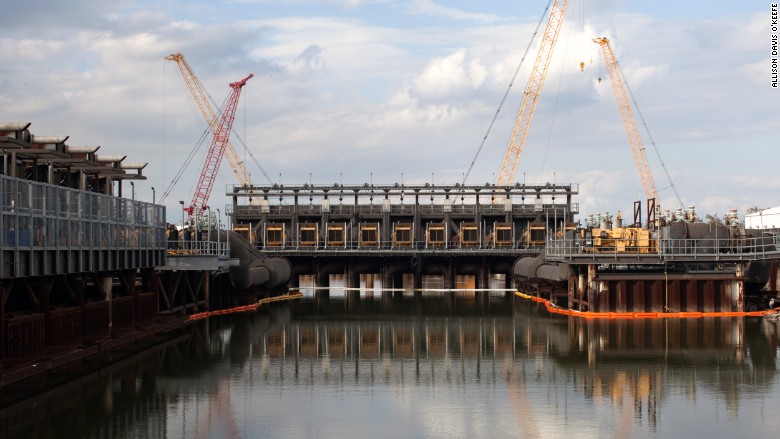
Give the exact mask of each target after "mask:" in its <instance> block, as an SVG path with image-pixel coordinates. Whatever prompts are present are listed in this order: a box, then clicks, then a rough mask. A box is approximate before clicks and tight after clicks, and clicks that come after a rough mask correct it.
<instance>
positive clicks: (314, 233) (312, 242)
mask: <svg viewBox="0 0 780 439" xmlns="http://www.w3.org/2000/svg"><path fill="white" fill-rule="evenodd" d="M319 232H320V225H319V224H317V223H301V225H300V226H299V227H298V244H299V245H300V246H301V247H315V248H316V247H317V246H319V243H320V233H319Z"/></svg>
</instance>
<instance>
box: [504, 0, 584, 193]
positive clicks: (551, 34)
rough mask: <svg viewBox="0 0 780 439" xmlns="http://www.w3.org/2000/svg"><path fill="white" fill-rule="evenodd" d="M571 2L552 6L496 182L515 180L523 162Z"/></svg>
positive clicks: (510, 182)
mask: <svg viewBox="0 0 780 439" xmlns="http://www.w3.org/2000/svg"><path fill="white" fill-rule="evenodd" d="M568 6H569V0H562V1H560V2H559V1H558V0H554V1H553V4H552V6H551V7H550V17H549V18H548V19H547V26H546V27H545V29H544V37H543V38H542V44H541V47H539V53H538V54H537V55H536V62H534V66H533V68H532V69H531V76H529V78H528V85H526V87H525V91H524V92H523V102H522V104H520V110H519V111H518V114H517V118H516V119H515V125H514V128H513V129H512V135H511V137H510V139H509V144H508V145H507V147H506V153H504V159H503V161H502V162H501V169H500V170H499V172H498V178H497V179H496V185H499V186H508V185H510V184H512V181H513V180H514V178H515V172H517V165H519V164H520V154H521V153H522V152H523V146H524V145H525V140H526V138H527V137H528V130H529V129H530V128H531V120H532V119H533V117H534V111H536V105H537V104H538V103H539V95H540V94H541V93H542V86H543V85H544V79H545V77H546V76H547V70H548V69H549V68H550V61H551V60H552V54H553V49H554V48H555V42H556V41H558V35H559V34H560V32H561V27H562V26H563V18H564V17H565V16H566V8H567V7H568Z"/></svg>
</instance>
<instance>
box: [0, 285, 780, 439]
mask: <svg viewBox="0 0 780 439" xmlns="http://www.w3.org/2000/svg"><path fill="white" fill-rule="evenodd" d="M778 325H780V323H775V322H770V321H766V320H764V319H761V318H745V319H742V318H733V319H686V320H635V321H617V320H612V321H597V320H591V321H585V320H579V319H576V318H572V317H558V316H549V315H547V314H546V312H545V311H544V310H543V308H539V307H537V306H536V305H535V304H531V303H528V302H525V301H522V300H520V299H517V300H514V299H507V298H505V296H504V295H503V294H492V295H486V294H483V295H481V296H480V295H475V294H473V293H472V294H471V295H462V294H460V293H457V294H453V293H430V294H424V295H423V297H419V296H418V297H416V298H415V297H414V296H398V295H395V296H393V295H390V294H387V293H385V294H382V293H378V294H376V295H374V296H373V297H372V296H369V297H366V296H363V297H361V298H360V299H358V300H354V298H350V299H346V298H344V297H334V296H333V295H332V296H331V297H330V299H328V300H314V299H310V300H305V301H302V302H299V303H289V304H279V305H275V306H273V307H269V308H265V309H261V310H259V311H258V312H257V313H256V314H251V315H248V314H244V315H236V316H229V317H225V318H220V319H212V320H211V321H208V322H202V323H201V324H198V325H193V326H191V327H190V328H188V330H187V332H186V333H183V334H181V335H179V336H178V337H177V338H174V339H172V340H170V341H168V342H167V343H166V344H163V345H158V346H154V347H152V348H150V349H149V350H148V351H146V352H143V353H140V354H137V355H134V356H129V357H127V358H126V359H124V360H123V361H121V362H120V363H116V364H112V365H110V366H106V367H103V368H102V369H100V370H97V371H95V372H93V373H90V374H89V375H87V376H82V377H73V378H74V379H75V381H73V382H70V383H68V384H66V385H65V386H60V387H57V388H54V389H50V390H49V391H48V392H47V393H45V394H43V395H38V396H36V397H34V398H32V399H30V400H27V401H25V402H21V403H17V404H15V405H12V406H10V407H7V408H5V409H4V410H3V411H2V412H0V428H2V429H1V430H0V436H6V437H25V438H35V437H85V438H93V437H94V438H109V437H110V438H114V437H128V438H146V437H169V438H255V437H263V438H339V439H341V438H367V437H371V438H466V437H468V438H472V437H486V438H488V437H489V438H575V437H576V438H589V437H592V438H612V437H616V438H622V437H634V438H656V437H658V438H675V437H679V438H691V437H706V438H735V437H746V438H747V437H767V438H769V437H778V436H780V385H778V380H777V337H778V329H779V328H780V326H778Z"/></svg>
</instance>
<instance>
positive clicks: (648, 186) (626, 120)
mask: <svg viewBox="0 0 780 439" xmlns="http://www.w3.org/2000/svg"><path fill="white" fill-rule="evenodd" d="M593 41H594V42H595V43H596V44H598V45H599V46H601V49H602V51H603V52H604V60H605V61H606V64H607V72H608V73H609V79H610V81H611V82H612V89H613V90H614V92H615V98H616V99H617V104H618V107H619V108H620V115H621V116H622V117H623V125H624V126H625V127H626V133H627V134H628V141H629V143H631V149H632V151H633V152H634V161H636V168H637V171H639V178H641V179H642V187H643V188H644V190H645V196H646V197H647V199H648V200H650V199H652V200H656V199H657V196H658V193H657V192H656V190H655V182H654V181H653V175H652V174H651V173H650V167H649V166H648V164H647V155H645V147H644V146H643V145H642V139H641V138H640V137H639V130H637V127H636V123H635V122H634V115H633V113H632V112H631V105H630V104H629V101H628V94H627V93H626V87H625V85H624V82H623V73H622V72H621V71H620V66H618V63H617V58H615V53H614V52H613V51H612V46H611V45H610V44H609V40H608V39H606V38H603V37H602V38H595V39H594V40H593Z"/></svg>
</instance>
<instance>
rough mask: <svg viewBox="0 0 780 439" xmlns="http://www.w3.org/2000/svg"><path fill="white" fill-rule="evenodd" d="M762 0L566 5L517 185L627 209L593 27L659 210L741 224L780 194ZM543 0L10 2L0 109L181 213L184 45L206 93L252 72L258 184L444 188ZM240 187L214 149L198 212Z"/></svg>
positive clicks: (249, 112)
mask: <svg viewBox="0 0 780 439" xmlns="http://www.w3.org/2000/svg"><path fill="white" fill-rule="evenodd" d="M770 4H771V3H770V2H758V1H754V0H750V1H745V2H734V1H726V0H720V1H706V2H705V1H691V2H671V1H654V2H645V1H638V0H571V2H570V4H569V8H568V11H567V14H566V18H565V21H564V25H563V30H562V32H561V35H560V37H559V39H558V43H557V45H556V47H555V53H554V55H553V59H552V64H551V66H550V69H549V72H548V75H547V78H546V81H545V84H544V89H543V90H542V93H541V97H540V98H539V104H538V107H537V109H536V112H535V117H534V119H533V122H532V125H531V128H530V131H529V135H528V138H527V141H526V143H525V147H524V150H523V154H522V156H521V159H520V165H519V168H518V171H517V174H516V175H515V181H516V182H526V183H528V184H532V183H545V182H555V183H559V184H567V183H573V184H576V185H578V189H579V195H577V196H576V197H575V199H574V202H576V203H579V211H580V219H581V218H582V217H584V216H585V215H587V214H589V213H596V212H605V211H609V212H616V211H618V210H622V211H623V212H630V211H631V208H632V205H633V202H634V201H635V200H640V199H642V198H644V195H643V190H642V184H641V180H640V178H639V174H638V172H637V170H636V169H637V168H636V165H635V162H634V159H633V155H632V152H631V147H630V144H629V142H628V138H627V136H626V131H625V129H624V127H623V123H622V120H621V117H620V113H619V110H618V107H617V104H616V101H615V97H614V94H613V91H612V88H611V85H610V82H609V80H608V76H607V72H606V67H605V65H604V62H603V59H602V55H601V53H600V52H599V51H598V47H597V46H596V45H595V44H594V43H593V42H592V41H591V39H592V38H594V37H597V36H606V37H608V38H609V39H610V41H611V44H612V46H613V48H614V50H615V53H616V56H617V58H618V62H619V63H620V65H621V67H622V70H623V72H624V74H625V76H626V79H627V81H628V83H629V85H630V88H631V91H632V92H633V95H634V97H635V98H636V101H637V103H638V108H639V111H641V114H642V116H643V118H644V121H645V123H646V125H647V128H648V130H649V133H650V135H651V136H652V139H653V141H654V142H651V141H650V140H649V139H650V136H648V134H647V131H645V129H644V127H643V123H642V122H641V120H637V124H638V126H639V129H640V135H641V136H642V140H643V142H644V145H645V147H646V153H647V157H648V161H649V165H650V168H651V170H652V173H653V177H654V180H655V184H656V186H657V188H658V194H659V198H660V204H661V206H662V207H666V208H671V209H674V208H676V207H680V204H681V202H682V204H683V205H685V206H688V205H694V206H696V210H697V212H698V213H699V215H700V216H704V215H705V214H710V215H718V216H720V217H722V216H723V214H724V213H726V212H727V211H728V210H729V209H732V208H735V209H737V210H738V213H739V215H740V217H743V216H744V214H745V212H746V210H747V209H748V208H751V207H762V208H768V207H772V206H777V205H780V196H778V191H777V188H778V186H780V184H778V183H780V175H778V173H777V164H778V163H780V149H778V148H777V147H778V133H779V132H780V122H779V121H778V120H779V119H778V109H779V107H780V105H778V102H780V91H778V89H777V88H772V87H771V58H772V55H771V39H770V36H771V34H772V31H771V29H770V25H771V8H770ZM546 5H547V0H534V1H524V2H510V1H494V0H484V1H481V2H470V1H449V2H443V1H440V0H409V1H388V0H286V1H285V0H281V1H270V0H268V1H266V0H228V1H214V0H209V1H178V0H162V1H160V0H155V1H123V0H105V1H101V2H94V1H91V0H90V1H87V0H68V1H64V0H48V1H46V0H25V1H18V0H10V4H9V3H8V2H6V3H5V5H4V7H3V13H2V14H0V58H2V63H0V121H9V122H10V121H20V122H22V121H23V122H31V123H32V126H31V127H30V130H31V132H32V133H33V134H35V135H69V136H70V139H69V140H68V144H69V145H72V146H80V145H101V149H100V151H98V154H101V153H102V154H104V155H116V154H121V155H127V159H126V161H127V162H148V163H149V165H148V166H147V167H146V169H144V175H145V176H147V180H146V181H142V182H137V183H136V184H135V195H136V198H137V199H141V200H146V201H151V200H152V189H151V188H152V187H154V188H155V194H156V200H157V201H160V199H161V198H162V197H163V194H166V192H167V195H166V196H165V201H164V202H163V204H165V205H166V206H167V207H168V219H169V221H175V220H176V219H178V217H179V212H180V205H179V201H178V200H191V199H192V194H193V191H194V188H195V185H196V183H197V178H198V175H199V174H200V170H201V168H202V166H203V160H204V157H205V151H206V149H207V147H208V144H209V143H210V139H209V138H206V139H205V140H202V138H203V137H204V136H203V134H204V124H203V122H202V117H201V116H200V113H198V112H197V111H196V109H195V107H194V106H193V103H192V99H191V98H189V94H188V93H189V92H188V91H187V89H186V87H185V85H184V83H183V82H182V79H181V76H180V74H179V71H178V69H177V67H176V64H175V63H173V62H171V61H165V60H164V59H163V58H164V57H165V56H167V55H170V54H172V53H176V52H181V53H183V54H184V56H185V58H186V59H187V61H188V63H189V65H190V66H191V67H192V69H193V71H194V72H195V73H196V75H197V76H198V77H199V79H200V81H201V82H202V83H203V85H204V86H205V88H206V89H207V90H208V92H209V94H210V95H211V96H212V97H213V99H214V100H215V101H216V102H217V103H220V104H221V103H222V102H223V101H224V100H225V98H226V97H227V96H228V94H229V92H230V88H229V87H228V84H229V83H230V82H234V81H237V80H240V79H242V78H244V77H245V76H246V75H247V74H248V73H250V72H251V73H253V74H254V75H255V76H254V77H253V78H252V79H251V80H249V81H248V82H247V85H246V86H245V87H244V91H243V93H242V95H241V101H240V102H239V105H238V111H237V115H236V119H235V123H234V126H233V128H234V130H235V131H236V132H237V133H238V134H239V135H240V137H241V138H243V139H244V141H245V144H246V147H244V146H243V145H242V144H241V142H239V141H237V140H236V139H235V138H234V139H233V144H234V145H236V150H237V152H238V155H239V156H240V157H241V158H242V159H244V160H245V163H246V167H247V171H248V172H249V174H250V177H251V179H252V181H254V182H256V183H257V184H268V183H269V180H271V181H273V182H275V183H279V182H281V183H282V184H284V185H295V184H301V185H302V184H304V183H308V182H312V183H314V184H333V183H336V182H340V183H343V184H362V183H365V182H369V181H371V182H373V183H374V184H393V183H396V182H404V183H406V184H412V183H426V182H430V181H433V182H434V183H435V184H455V183H459V182H461V181H462V179H463V177H464V174H465V173H466V172H467V170H468V169H469V165H470V164H471V162H472V159H474V157H475V155H476V154H477V151H478V149H479V147H480V144H481V143H482V141H483V138H485V136H486V133H487V132H488V127H489V126H490V125H491V120H492V119H493V117H494V115H495V114H496V111H497V110H498V108H499V105H500V103H501V100H502V97H503V96H504V94H505V93H506V91H507V88H508V87H509V85H510V82H511V81H512V76H513V74H514V72H515V70H516V69H517V67H518V65H520V61H521V59H522V57H523V53H524V52H525V50H526V47H527V46H528V45H529V43H530V42H531V41H532V38H531V37H532V34H533V32H534V29H535V28H536V25H537V23H538V22H539V20H540V18H541V17H542V13H543V11H544V10H545V6H546ZM545 20H546V18H545ZM538 47H539V39H538V38H537V39H536V40H534V41H533V43H532V45H531V50H530V52H529V54H528V56H527V57H526V59H525V61H523V63H522V66H521V68H520V71H519V74H518V76H517V79H516V80H515V81H514V83H513V85H512V87H511V89H510V91H509V94H508V95H507V99H506V102H505V104H504V105H503V106H502V107H501V111H500V112H499V114H498V118H497V119H496V122H495V124H494V125H493V127H492V129H490V132H489V135H488V136H487V138H485V141H484V147H483V148H482V149H481V151H480V153H479V155H478V156H477V159H476V161H475V165H474V167H473V169H472V170H471V172H470V173H469V177H468V180H467V184H475V185H476V184H478V185H483V184H485V183H488V182H493V181H494V180H495V176H496V174H497V173H498V168H499V166H500V164H501V160H502V158H503V155H504V152H505V150H506V145H507V142H508V140H509V137H510V134H511V130H512V125H513V122H514V120H515V118H516V116H517V112H518V109H519V106H520V102H521V100H522V92H523V89H524V88H525V86H526V83H527V81H528V76H529V72H530V69H531V66H532V64H533V61H534V59H535V56H536V52H537V49H538ZM580 62H584V63H585V68H584V70H583V71H581V70H580V67H579V64H580ZM599 78H601V79H602V80H601V81H599ZM634 114H635V116H636V117H637V119H638V116H637V113H636V110H635V113H634ZM652 143H655V147H653V145H652ZM199 145H200V148H199V149H197V151H198V153H197V155H196V156H194V158H193V159H192V161H191V162H190V163H189V164H188V165H187V166H186V167H185V166H184V165H185V162H186V160H187V157H188V156H189V155H190V154H191V153H192V152H193V151H195V150H196V148H197V147H198V146H199ZM659 157H660V158H661V160H659ZM662 163H663V165H662ZM180 169H183V172H182V174H181V177H180V178H178V179H177V180H175V181H174V179H175V177H176V175H177V174H178V173H179V171H180ZM667 173H668V177H667ZM266 175H267V177H266ZM670 182H671V183H670ZM173 183H175V184H173ZM235 183H236V179H235V176H234V175H233V173H232V171H231V170H230V166H229V165H228V163H225V162H224V161H223V164H222V166H221V168H220V172H219V175H218V177H217V181H216V183H215V185H214V190H213V192H212V195H211V199H210V202H209V204H210V205H211V206H213V207H214V208H218V207H224V206H225V205H226V204H228V203H230V200H229V199H228V198H227V197H226V196H225V192H226V190H227V189H228V188H229V187H230V186H231V185H233V184H235ZM672 184H673V185H674V186H673V187H672ZM169 187H170V190H167V188H169ZM674 189H676V190H677V193H679V196H680V199H679V200H678V198H677V196H676V195H675V192H674ZM124 194H125V196H128V197H129V196H130V195H129V194H130V188H129V187H127V186H126V187H125V190H124ZM187 203H188V201H187ZM223 212H225V211H224V210H223Z"/></svg>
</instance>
